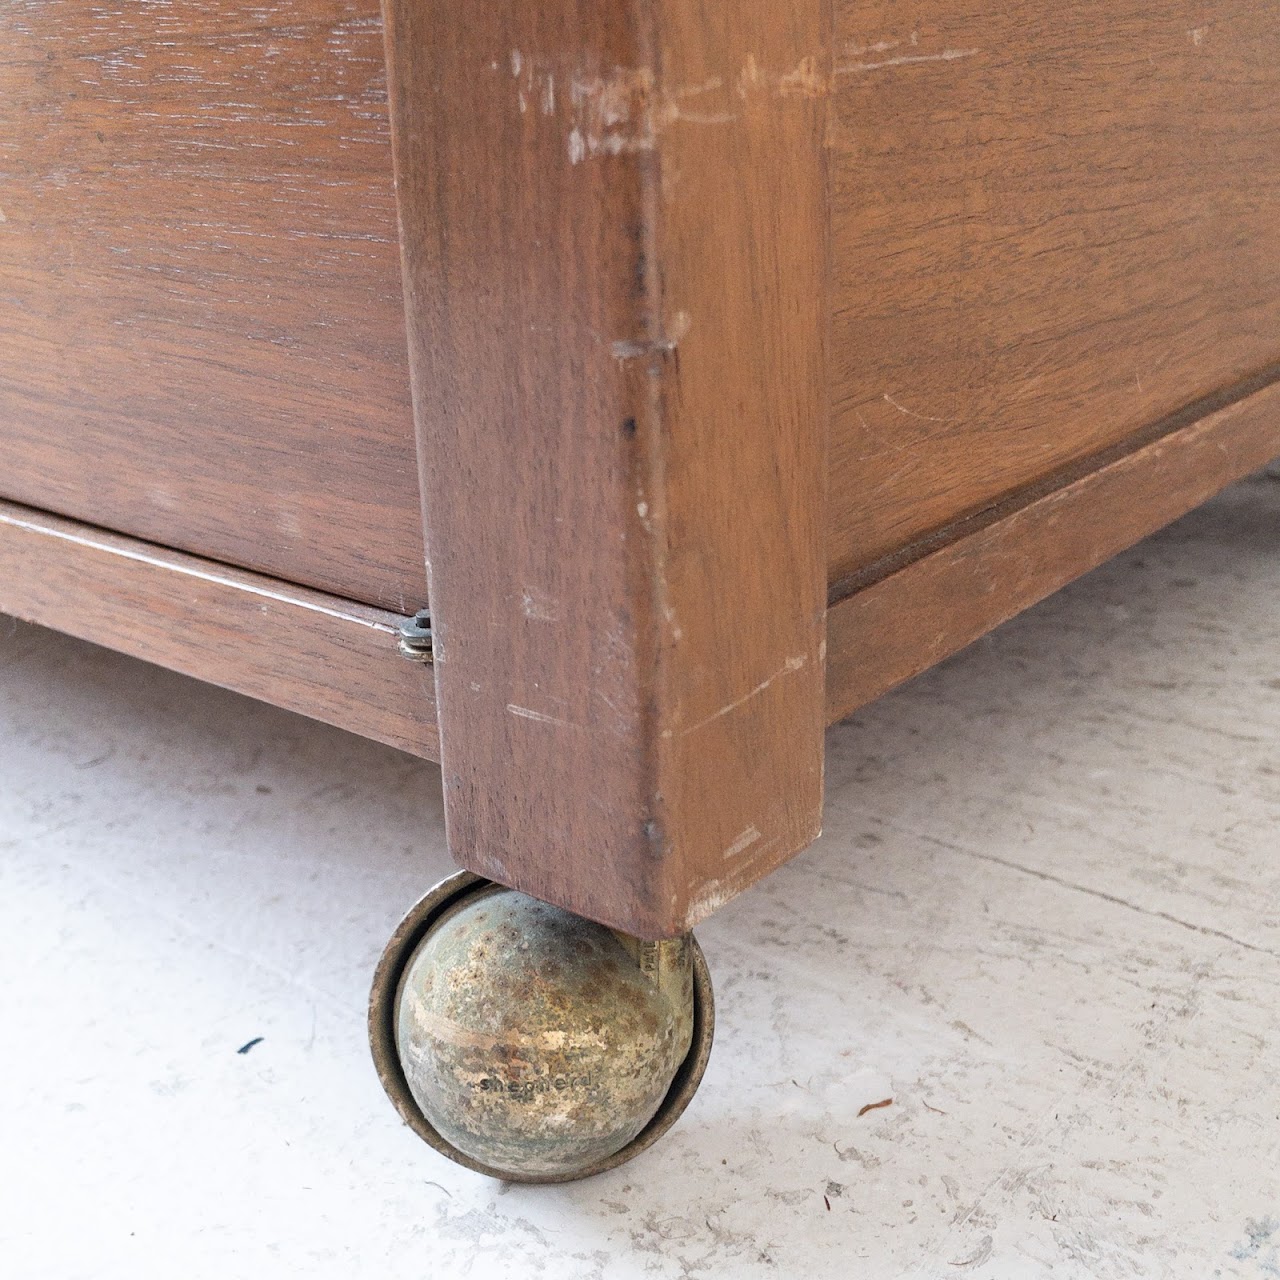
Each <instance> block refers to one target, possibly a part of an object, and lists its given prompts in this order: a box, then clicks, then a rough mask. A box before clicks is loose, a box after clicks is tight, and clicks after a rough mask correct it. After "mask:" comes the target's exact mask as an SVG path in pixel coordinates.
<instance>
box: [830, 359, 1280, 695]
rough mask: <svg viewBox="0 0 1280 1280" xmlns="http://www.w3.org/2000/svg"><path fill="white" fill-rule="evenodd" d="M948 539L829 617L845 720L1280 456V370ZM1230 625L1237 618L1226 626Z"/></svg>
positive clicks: (833, 672) (833, 690)
mask: <svg viewBox="0 0 1280 1280" xmlns="http://www.w3.org/2000/svg"><path fill="white" fill-rule="evenodd" d="M1245 391H1246V394H1243V395H1241V396H1239V398H1232V397H1223V396H1217V397H1211V398H1209V399H1208V400H1207V401H1202V402H1197V403H1195V404H1192V405H1189V406H1187V407H1186V408H1185V409H1184V410H1182V411H1181V412H1180V413H1178V414H1176V415H1174V416H1173V417H1172V418H1170V419H1169V420H1167V421H1165V422H1162V423H1156V424H1153V425H1152V427H1151V428H1150V429H1149V430H1148V431H1147V432H1146V433H1144V435H1145V436H1146V438H1140V439H1138V440H1136V441H1135V442H1134V443H1133V447H1132V448H1128V447H1126V448H1122V449H1115V450H1111V451H1109V452H1108V454H1104V455H1102V456H1099V457H1095V458H1092V459H1089V460H1088V462H1087V463H1082V464H1080V465H1078V466H1076V467H1074V468H1071V469H1069V470H1068V471H1067V472H1065V473H1063V474H1061V475H1058V476H1055V477H1053V478H1052V479H1051V480H1049V481H1047V482H1046V483H1045V484H1044V485H1042V486H1040V487H1039V488H1038V489H1033V490H1031V491H1029V492H1027V493H1026V494H1024V495H1022V496H1021V497H1020V498H1019V499H1017V500H1015V501H1012V502H1010V503H1009V504H1008V506H1007V507H1006V508H1004V509H996V510H995V511H992V512H990V513H984V514H983V515H982V516H977V517H973V518H971V519H970V520H969V521H966V522H962V523H961V524H959V525H957V526H956V527H954V528H952V529H950V530H948V532H947V536H946V537H945V539H940V545H938V546H937V547H935V548H933V549H932V550H930V551H928V552H927V553H926V554H924V555H922V556H920V558H919V559H916V560H913V561H911V562H910V563H907V564H903V565H901V566H899V567H898V568H896V569H895V570H893V571H891V572H889V573H887V574H886V575H885V576H884V577H883V578H881V579H880V580H878V581H875V582H869V583H867V584H866V585H864V586H863V587H862V588H861V589H860V590H857V591H855V592H853V593H852V594H851V595H849V596H847V597H846V598H844V599H843V600H840V601H839V602H838V603H836V604H835V605H833V606H832V608H831V610H830V612H829V614H828V622H827V627H828V642H827V643H828V650H827V654H828V665H827V716H828V719H830V720H837V719H839V718H840V717H841V716H845V715H848V714H849V713H850V712H851V711H854V710H856V709H857V708H858V707H861V706H863V705H865V704H866V703H868V702H871V701H872V700H873V699H875V698H878V697H880V695H881V694H883V693H887V692H888V691H889V690H890V689H892V688H893V687H894V686H895V685H897V684H900V683H902V682H903V681H904V680H907V679H910V678H911V677H912V676H915V675H919V674H920V673H921V672H922V671H926V670H928V668H929V667H931V666H933V665H934V664H935V663H938V662H941V661H942V660H943V659H944V658H947V657H950V656H951V654H953V653H955V652H957V651H958V650H959V649H962V648H963V647H964V646H965V645H967V644H969V643H970V642H972V641H974V640H977V639H978V638H979V637H981V636H983V635H985V634H986V633H987V632H988V631H991V630H992V629H993V628H994V627H997V626H999V625H1000V624H1001V623H1002V622H1005V621H1007V620H1008V619H1010V618H1012V617H1013V616H1014V615H1015V614H1017V613H1019V612H1021V611H1022V610H1023V609H1026V608H1029V607H1030V606H1031V605H1033V604H1035V603H1036V602H1037V601H1039V600H1043V599H1044V598H1045V596H1047V595H1049V594H1050V593H1052V592H1054V591H1056V590H1058V588H1059V587H1063V586H1065V585H1066V584H1067V583H1068V582H1070V581H1072V580H1073V579H1074V578H1077V577H1079V576H1080V575H1081V574H1083V573H1087V572H1088V571H1089V570H1090V569H1093V568H1096V567H1097V566H1098V565H1100V564H1102V563H1103V562H1104V561H1105V560H1107V559H1109V558H1110V557H1111V556H1113V555H1115V554H1117V552H1120V551H1123V550H1124V549H1125V548H1126V547H1129V546H1132V545H1133V544H1134V543H1135V542H1137V541H1139V540H1140V539H1141V538H1144V537H1146V536H1147V535H1148V534H1151V533H1154V532H1155V531H1156V530H1157V529H1160V528H1162V527H1163V526H1164V525H1166V524H1168V523H1169V522H1170V521H1172V520H1176V519H1177V518H1178V517H1179V516H1181V515H1183V514H1185V513H1186V512H1187V511H1190V510H1191V509H1192V508H1194V507H1196V506H1199V504H1200V503H1202V502H1205V501H1207V500H1208V499H1209V498H1211V497H1213V495H1214V494H1215V493H1217V492H1218V491H1219V490H1220V489H1223V488H1225V487H1226V486H1227V485H1229V484H1231V483H1232V482H1233V481H1236V480H1239V479H1241V478H1242V477H1244V476H1247V475H1249V474H1250V473H1251V472H1253V471H1256V470H1258V469H1259V468H1260V467H1262V466H1264V465H1265V464H1266V463H1267V462H1268V461H1270V460H1271V459H1272V458H1274V457H1277V456H1280V367H1273V368H1272V369H1269V370H1267V371H1266V372H1265V373H1264V374H1263V375H1260V376H1259V377H1258V378H1257V379H1254V380H1253V382H1252V384H1251V385H1249V386H1248V387H1247V388H1245ZM1224 624H1226V620H1224Z"/></svg>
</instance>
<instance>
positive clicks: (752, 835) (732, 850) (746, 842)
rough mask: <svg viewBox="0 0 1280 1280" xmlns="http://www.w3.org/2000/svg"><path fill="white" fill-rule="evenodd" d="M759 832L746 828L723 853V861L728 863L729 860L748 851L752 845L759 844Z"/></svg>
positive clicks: (752, 828)
mask: <svg viewBox="0 0 1280 1280" xmlns="http://www.w3.org/2000/svg"><path fill="white" fill-rule="evenodd" d="M759 842H760V832H759V831H758V830H757V829H756V828H755V827H754V826H751V827H748V828H747V829H746V830H745V831H744V832H743V833H742V834H741V835H740V836H739V837H738V838H737V839H736V840H735V841H734V842H733V843H732V844H731V845H730V846H729V847H728V848H727V849H726V850H725V851H724V860H725V861H726V862H728V861H729V859H730V858H736V857H737V856H738V854H740V853H743V852H745V851H746V850H747V849H750V848H751V846H752V845H753V844H759Z"/></svg>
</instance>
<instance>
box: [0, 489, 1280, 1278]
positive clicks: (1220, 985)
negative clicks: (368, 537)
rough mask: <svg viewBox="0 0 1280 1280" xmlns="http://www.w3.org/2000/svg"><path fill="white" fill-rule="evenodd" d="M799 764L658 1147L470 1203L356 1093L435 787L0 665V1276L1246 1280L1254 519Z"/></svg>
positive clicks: (1256, 787)
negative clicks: (586, 1178)
mask: <svg viewBox="0 0 1280 1280" xmlns="http://www.w3.org/2000/svg"><path fill="white" fill-rule="evenodd" d="M91 626H92V619H91V618H87V619H86V627H87V628H89V627H91ZM828 746H829V760H830V765H829V774H830V786H829V801H828V809H827V820H826V826H827V832H826V835H825V836H824V837H823V839H822V840H821V841H820V843H819V844H818V845H817V846H816V847H815V848H813V849H812V850H811V851H810V852H809V853H807V854H805V855H804V856H802V857H800V858H798V859H797V860H796V861H795V862H793V863H792V864H791V865H790V866H788V867H787V868H785V869H784V870H783V871H781V872H780V873H778V874H777V875H776V876H774V877H773V878H772V879H771V880H769V881H768V882H767V883H766V884H764V885H762V886H760V887H759V888H758V889H757V890H756V891H754V892H752V893H750V894H748V895H747V896H746V897H744V898H742V899H740V900H738V901H736V902H734V903H732V904H731V905H730V906H728V907H727V908H726V909H725V910H724V911H723V912H722V913H721V914H720V915H719V916H717V917H716V918H715V919H714V920H713V921H711V922H710V923H708V924H707V925H706V926H705V927H704V928H703V929H702V930H701V931H700V936H701V939H702V943H703V946H704V947H705V949H706V951H707V953H708V956H709V959H710V961H711V965H712V970H713V973H714V975H715V977H716V981H717V988H718V996H719V1015H720V1025H719V1035H718V1043H717V1046H716V1052H715V1054H714V1056H713V1060H712V1064H711V1068H710V1071H709V1072H708V1075H707V1078H706V1082H705V1084H704V1086H703V1088H702V1091H701V1093H700V1094H699V1096H698V1097H697V1099H696V1100H695V1101H694V1104H693V1105H692V1107H691V1108H690V1110H689V1111H688V1112H687V1113H686V1116H685V1118H684V1119H683V1120H682V1122H681V1123H680V1125H679V1126H678V1127H677V1128H676V1130H675V1131H674V1132H673V1133H672V1134H671V1135H669V1137H668V1138H667V1139H666V1140H665V1142H664V1143H662V1144H661V1145H659V1146H658V1147H657V1148H655V1149H654V1150H653V1151H652V1152H651V1153H649V1154H648V1155H647V1156H645V1157H644V1158H642V1159H641V1160H640V1161H638V1162H636V1163H634V1164H632V1165H630V1166H628V1167H626V1168H624V1169H621V1170H618V1171H616V1172H614V1173H612V1174H608V1175H605V1176H604V1177H601V1178H599V1179H597V1180H595V1181H592V1182H588V1183H583V1184H578V1185H574V1186H570V1187H562V1188H550V1189H548V1188H519V1187H508V1186H503V1185H500V1184H497V1183H493V1182H489V1181H486V1180H485V1179H483V1178H479V1177H476V1176H474V1175H472V1174H469V1173H466V1172H464V1171H461V1170H459V1169H456V1168H454V1167H453V1166H452V1165H450V1164H448V1163H447V1162H446V1161H444V1160H443V1159H441V1158H440V1157H438V1156H436V1155H435V1154H434V1153H433V1152H431V1151H430V1150H428V1149H427V1148H425V1147H424V1146H422V1145H421V1144H420V1143H419V1142H418V1141H417V1140H416V1139H415V1138H414V1137H413V1136H412V1135H411V1134H410V1133H409V1132H408V1131H407V1130H406V1129H404V1128H402V1127H401V1125H400V1124H399V1122H398V1121H397V1119H396V1118H395V1116H394V1114H393V1113H392V1111H391V1109H390V1107H389V1105H388V1104H387V1103H386V1102H385V1101H384V1099H383V1098H382V1096H381V1093H380V1090H379V1086H378V1083H377V1081H376V1079H375V1077H374V1073H373V1070H372V1067H371V1066H370V1064H369V1061H368V1055H367V1051H366V1047H365V1040H364V1002H365V995H366V984H367V981H368V979H369V976H370V974H371V973H372V970H373V966H374V962H375V960H376V958H377V956H378V953H379V951H380V950H381V947H382V945H383V943H384V941H385V940H386V938H387V936H388V934H389V933H390V930H391V928H392V926H393V925H394V923H395V921H396V920H397V918H398V916H399V914H400V913H401V912H402V910H403V909H404V908H406V907H407V906H408V905H409V904H410V903H411V902H412V900H413V899H414V898H415V897H416V896H417V894H418V893H419V892H421V891H422V890H423V889H424V888H425V887H426V886H427V885H428V884H429V883H431V882H432V881H433V880H434V879H435V878H437V877H438V876H439V875H441V874H442V873H444V872H446V871H447V870H448V865H449V864H448V860H447V858H446V856H445V853H444V838H443V827H442V822H441V811H440V798H439V778H438V774H437V771H436V770H435V769H434V768H432V767H430V766H426V765H422V764H419V763H416V762H414V761H412V760H410V759H408V758H406V757H404V756H401V755H398V754H397V753H395V752H393V751H390V750H386V749H383V748H380V747H377V746H373V745H371V744H368V743H366V742H362V741H359V740H357V739H355V738H351V737H348V736H346V735H344V734H342V733H340V732H337V731H335V730H331V729H328V728H325V727H323V726H319V725H315V724H311V723H309V722H307V721H304V720H302V719H299V718H296V717H293V716H290V715H287V714H285V713H282V712H279V711H276V710H273V709H270V708H267V707H263V706H258V705H255V704H254V703H251V702H249V701H246V700H244V699H242V698H238V697H235V696H233V695H231V694H227V693H223V692H220V691H218V690H215V689H210V688H205V687H203V686H201V685H198V684H195V683H193V682H191V681H188V680H185V679H182V678H180V677H177V676H173V675H170V674H167V673H164V672H162V671H159V670H156V669H153V668H151V667H147V666H144V665H142V664H140V663H136V662H133V661H130V660H127V659H124V658H121V657H118V656H116V655H113V654H110V653H107V652H105V651H102V650H99V649H97V648H94V647H93V646H91V645H89V644H86V643H82V642H78V641H73V640H68V639H64V638H62V637H59V636H55V635H53V634H52V633H49V632H44V631H39V630H36V629H34V628H30V627H26V626H20V625H18V624H16V623H9V622H8V621H7V620H0V966H2V969H0V972H2V974H3V981H2V982H0V1028H2V1038H0V1049H2V1057H0V1249H2V1252H0V1276H3V1277H4V1278H5V1280H41V1278H43V1277H56V1278H57V1280H81V1278H84V1280H111V1278H114V1277H121V1278H125V1277H127V1278H128V1280H149V1278H150V1277H164V1278H165V1280H202V1278H203V1277H219V1278H228V1277H229V1278H231V1280H241V1278H248V1277H254V1278H258V1277H266V1278H269V1280H274V1278H276V1277H290V1278H292V1277H300V1278H301V1277H305V1278H306V1280H321V1278H326V1280H327V1278H329V1277H333V1278H335V1280H363V1277H378V1278H382V1277H393V1278H394V1280H417V1278H418V1277H423V1278H425V1277H433V1278H451V1277H455V1276H457V1277H463V1276H467V1277H476V1278H477V1280H480V1278H485V1280H487V1278H489V1277H493V1278H495V1280H497V1278H499V1277H501V1278H502V1280H519V1278H522V1277H547V1278H548V1280H575V1278H578V1277H581V1278H583V1280H585V1278H587V1277H601V1278H604V1277H607V1278H608V1280H629V1278H631V1277H637V1278H638V1277H654V1278H658V1280H664V1278H667V1277H671V1278H675V1277H729V1278H732V1280H754V1278H756V1277H771V1278H784V1280H791V1278H792V1277H795V1278H797V1280H800V1278H803V1280H825V1278H826V1277H840V1278H844V1277H871V1278H873V1280H878V1278H879V1277H898V1276H902V1277H906V1276H911V1277H986V1278H992V1280H996V1278H1000V1280H1003V1278H1005V1277H1039V1276H1052V1277H1055V1278H1058V1277H1069V1278H1075V1277H1091V1278H1092V1277H1102V1278H1109V1277H1130V1276H1140V1277H1164V1276H1169V1277H1186V1278H1187V1280H1212V1278H1214V1277H1248V1278H1250V1280H1263V1278H1265V1277H1280V484H1278V483H1276V482H1274V481H1268V480H1265V479H1262V478H1258V479H1255V480H1252V481H1249V482H1247V483H1245V484H1243V485H1240V486H1238V487H1237V488H1235V489H1234V490H1231V491H1229V492H1228V493H1227V494H1225V495H1223V497H1221V498H1220V499H1219V500H1217V501H1216V502H1215V503H1213V504H1211V505H1210V506H1209V507H1207V508H1205V509H1204V510H1202V511H1200V512H1198V513H1196V514H1194V515H1192V516H1190V517H1189V518H1187V519H1186V520H1184V521H1182V522H1181V523H1180V524H1178V525H1176V526H1174V527H1173V528H1172V529H1171V530H1168V531H1167V532H1165V533H1164V534H1162V535H1160V536H1159V537H1157V538H1155V539H1152V540H1151V541H1149V542H1147V543H1145V544H1144V545H1142V546H1141V547H1139V548H1137V549H1136V550H1135V551H1133V552H1131V553H1129V554H1127V555H1125V556H1123V557H1122V558H1121V559H1119V560H1118V561H1116V562H1115V563H1113V564H1111V565H1109V566H1108V567H1106V568H1105V569H1103V570H1101V571H1099V572H1097V573H1095V574H1093V575H1092V576H1091V577H1089V578H1087V579H1085V580H1084V581H1082V582H1080V583H1078V584H1077V585H1076V586H1074V587H1073V588H1071V589H1069V590H1068V591H1066V592H1065V593H1063V594H1061V595H1060V596H1058V597H1057V598H1055V599H1053V600H1051V601H1049V602H1047V603H1046V604H1045V605H1043V606H1041V607H1040V608H1038V609H1036V610H1034V611H1032V612H1031V613H1030V614H1028V615H1026V616H1024V617H1023V618H1021V619H1019V620H1018V621H1017V622H1015V623H1013V624H1011V625H1010V626H1008V627H1006V628H1005V629H1003V630H1002V631H1001V632H999V633H998V634H997V635H995V636H994V637H992V638H990V639H988V640H986V641H984V642H982V643H981V644H979V645H977V646H975V647H974V648H972V649H971V650H969V651H968V652H966V653H964V654H962V655H961V656H959V657H958V658H956V659H954V660H952V661H951V662H949V663H947V664H946V665H945V666H944V667H942V668H941V669H939V670H937V671H934V672H932V673H930V674H929V675H927V676H925V677H923V678H922V679H920V680H918V681H916V682H915V683H914V684H912V685H910V686H909V687H907V688H904V689H902V690H901V691H899V692H898V693H896V694H894V695H892V696H890V697H888V698H886V699H884V700H883V701H881V702H880V703H879V704H877V705H876V706H874V707H872V708H870V709H869V710H867V711H866V712H865V713H863V714H861V715H858V716H856V717H855V718H854V719H853V720H852V721H850V722H849V723H847V724H844V725H842V726H840V727H839V728H837V729H835V730H833V731H832V733H831V734H830V737H829V742H828ZM259 1036H260V1037H262V1039H261V1042H260V1043H259V1044H257V1045H256V1046H255V1047H254V1048H253V1049H251V1050H250V1051H249V1052H248V1053H244V1054H240V1053H237V1049H238V1048H239V1047H240V1046H242V1045H244V1044H245V1043H246V1042H248V1041H249V1040H251V1039H253V1038H255V1037H259ZM890 1097H891V1098H892V1099H893V1104H892V1106H889V1107H884V1108H880V1109H877V1110H873V1111H870V1112H868V1113H867V1114H865V1115H863V1116H861V1117H860V1116H859V1111H860V1109H861V1108H862V1107H863V1106H864V1105H866V1104H867V1103H870V1102H878V1101H880V1100H882V1099H884V1098H890Z"/></svg>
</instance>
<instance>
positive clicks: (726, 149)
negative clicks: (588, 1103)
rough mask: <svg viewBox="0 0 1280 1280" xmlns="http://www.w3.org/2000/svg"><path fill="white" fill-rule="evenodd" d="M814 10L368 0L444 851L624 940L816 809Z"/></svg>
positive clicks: (818, 494) (818, 532) (744, 879)
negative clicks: (390, 145)
mask: <svg viewBox="0 0 1280 1280" xmlns="http://www.w3.org/2000/svg"><path fill="white" fill-rule="evenodd" d="M823 10H824V6H823V5H821V4H820V3H818V0H803V2H802V3H801V4H799V5H785V6H779V5H777V4H776V3H775V0H744V2H743V3H740V4H735V5H724V6H708V5H704V4H702V3H698V2H695V0H638V2H637V3H635V4H633V5H631V6H630V9H629V11H628V13H627V20H626V21H622V20H619V15H618V13H616V12H614V7H613V6H612V5H603V6H584V5H581V4H579V3H577V2H576V0H549V2H548V3H540V4H537V5H529V4H523V3H521V4H517V3H514V0H500V2H499V3H496V4H491V5H486V6H484V7H483V8H482V9H481V10H480V11H478V12H477V13H475V14H473V15H470V17H469V20H468V21H467V22H465V23H462V22H458V21H457V15H456V12H455V11H454V9H453V8H452V7H451V6H448V5H446V4H444V3H443V0H390V2H389V3H388V5H387V19H388V49H389V60H390V68H391V99H392V121H393V141H394V149H395V159H396V171H397V189H398V193H399V199H400V213H401V226H402V248H403V260H404V271H405V284H406V296H407V309H408V321H409V342H410V359H411V364H412V370H413V384H414V402H415V414H416V421H417V431H418V446H419V458H420V463H421V470H422V477H423V498H424V505H425V513H426V531H427V554H428V559H429V576H430V583H429V595H430V602H431V614H432V624H433V630H434V647H435V675H436V685H437V698H438V705H439V721H440V736H441V760H442V768H443V775H444V787H445V797H446V811H447V820H448V828H449V840H450V846H451V848H452V850H453V853H454V855H455V857H456V858H457V859H458V861H459V862H460V863H461V864H462V865H463V866H465V867H467V868H469V869H471V870H473V871H476V872H478V873H480V874H482V875H484V876H486V877H488V878H490V879H493V880H495V881H498V882H500V883H502V884H505V885H509V886H513V887H515V888H518V889H522V890H525V891H527V892H528V893H530V894H532V895H534V896H536V897H538V898H540V899H544V900H546V901H548V902H552V903H555V904H557V905H559V906H562V907H566V908H569V909H571V910H573V911H575V912H577V913H579V914H581V915H583V916H586V917H588V918H590V919H592V920H596V921H599V922H603V923H605V924H608V925H611V926H613V927H615V928H618V929H621V930H623V931H625V932H626V933H628V934H631V935H634V936H637V937H641V938H647V939H657V938H667V937H677V936H680V935H682V934H684V933H686V932H687V931H688V930H689V928H690V927H691V926H692V924H693V923H694V922H696V921H697V920H699V919H701V918H703V917H705V916H706V915H707V914H709V913H710V912H711V911H713V910H714V909H715V908H716V907H717V906H719V905H720V904H722V903H723V902H724V901H726V900H727V899H728V898H729V897H731V896H733V895H734V894H735V893H737V892H739V891H740V890H742V889H744V888H745V887H747V886H748V885H749V884H751V883H752V882H753V881H755V880H756V879H758V878H759V877H760V876H762V875H763V874H765V873H766V872H767V871H769V870H771V869H772V868H773V867H776V866H777V865H779V864H780V863H781V862H782V861H784V860H785V859H786V858H788V857H790V856H791V855H792V854H794V853H796V852H797V851H798V850H799V849H801V848H803V847H804V846H805V845H806V844H807V843H808V842H809V841H811V840H812V839H813V837H814V836H815V835H816V834H817V832H818V829H819V821H820V811H821V800H822V741H823V727H824V715H823V712H824V707H823V684H824V674H823V667H824V625H825V605H826V565H825V549H824V527H825V520H824V492H825V475H826V454H825V447H826V416H827V403H826V392H825V385H826V384H825V377H824V370H823V347H824V342H823V331H824V326H825V323H826V303H825V298H824V282H825V275H826V273H825V244H826V234H825V218H826V210H825V188H824V175H823V164H824V159H823V156H824V149H823V146H822V138H823V121H824V108H825V86H826V84H827V79H826V71H825V66H826V49H827V40H826V33H825V30H824V27H823V21H824V19H823Z"/></svg>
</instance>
